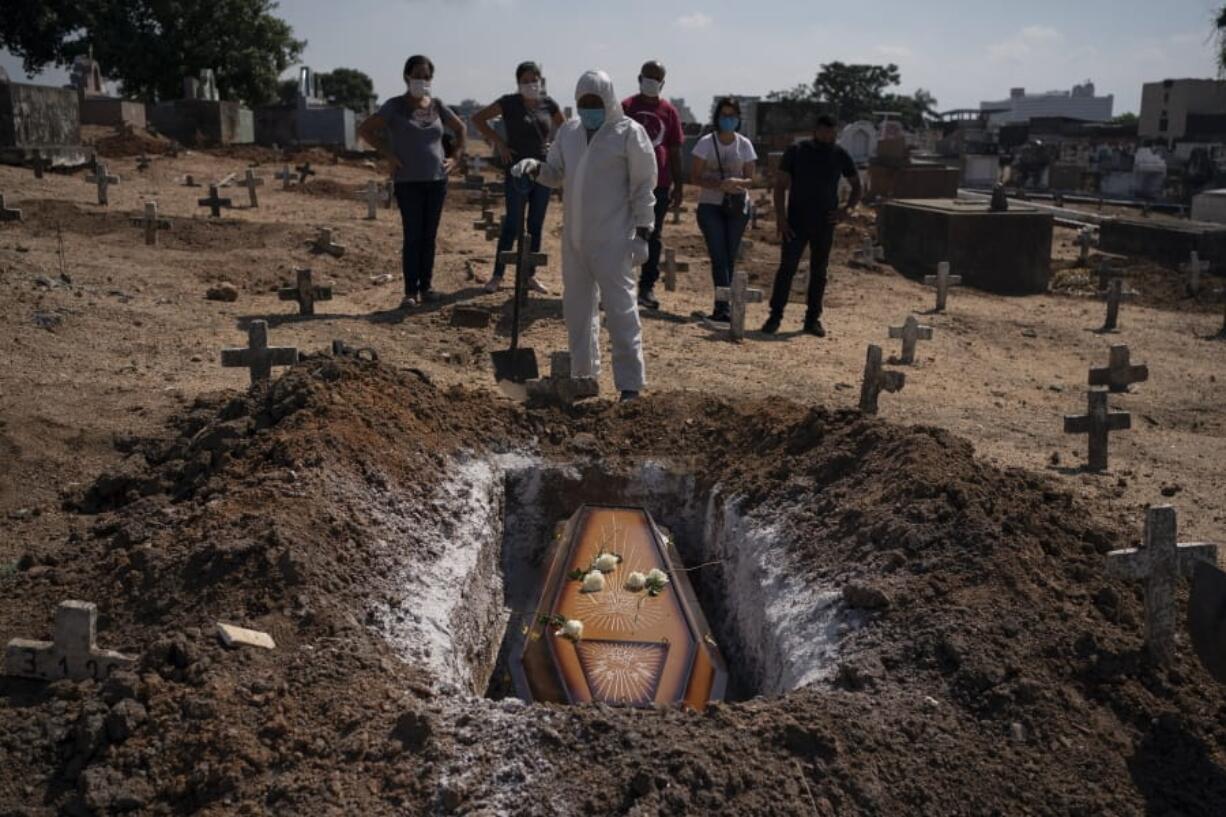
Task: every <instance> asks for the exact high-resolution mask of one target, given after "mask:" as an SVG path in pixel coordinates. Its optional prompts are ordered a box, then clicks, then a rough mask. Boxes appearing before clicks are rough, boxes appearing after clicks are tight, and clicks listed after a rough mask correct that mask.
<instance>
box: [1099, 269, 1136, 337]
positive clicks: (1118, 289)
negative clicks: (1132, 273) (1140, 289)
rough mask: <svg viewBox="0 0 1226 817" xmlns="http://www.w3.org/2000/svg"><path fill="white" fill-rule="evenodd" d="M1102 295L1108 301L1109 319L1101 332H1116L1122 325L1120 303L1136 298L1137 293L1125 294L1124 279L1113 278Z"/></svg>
mask: <svg viewBox="0 0 1226 817" xmlns="http://www.w3.org/2000/svg"><path fill="white" fill-rule="evenodd" d="M1102 295H1103V297H1105V298H1106V299H1107V318H1106V320H1104V321H1103V328H1102V329H1100V330H1099V331H1100V332H1114V331H1116V330H1117V329H1119V325H1120V302H1121V301H1124V300H1129V299H1131V298H1133V297H1135V295H1136V293H1133V292H1124V279H1123V278H1112V279H1111V282H1110V283H1109V284H1108V285H1107V291H1106V292H1105V293H1102Z"/></svg>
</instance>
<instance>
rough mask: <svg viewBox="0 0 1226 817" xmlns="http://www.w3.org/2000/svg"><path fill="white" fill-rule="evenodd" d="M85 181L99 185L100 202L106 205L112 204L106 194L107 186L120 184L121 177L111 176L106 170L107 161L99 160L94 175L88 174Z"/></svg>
mask: <svg viewBox="0 0 1226 817" xmlns="http://www.w3.org/2000/svg"><path fill="white" fill-rule="evenodd" d="M85 181H86V183H87V184H93V185H97V186H98V203H99V204H101V205H103V206H104V207H105V206H106V205H108V204H110V200H109V199H108V198H107V195H106V191H107V188H109V187H110V186H111V185H112V184H119V177H118V176H111V175H110V174H108V173H107V172H106V163H105V162H98V163H97V168H96V169H95V170H94V172H93V175H90V176H86V177H85Z"/></svg>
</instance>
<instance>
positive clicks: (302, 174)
mask: <svg viewBox="0 0 1226 817" xmlns="http://www.w3.org/2000/svg"><path fill="white" fill-rule="evenodd" d="M294 170H297V171H298V184H306V180H307V176H314V175H315V171H314V170H311V163H310V162H303V163H302V164H300V165H297V166H296V167H295V168H294Z"/></svg>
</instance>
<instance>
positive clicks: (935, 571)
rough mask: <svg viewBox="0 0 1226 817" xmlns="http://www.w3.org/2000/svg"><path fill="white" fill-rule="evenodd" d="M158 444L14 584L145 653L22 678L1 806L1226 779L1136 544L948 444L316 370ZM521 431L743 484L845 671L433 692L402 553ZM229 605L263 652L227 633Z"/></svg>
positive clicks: (603, 805)
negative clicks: (461, 483) (646, 695)
mask: <svg viewBox="0 0 1226 817" xmlns="http://www.w3.org/2000/svg"><path fill="white" fill-rule="evenodd" d="M170 432H171V433H170V434H169V435H168V436H167V437H165V438H163V439H128V440H123V441H121V445H122V446H123V447H124V450H127V451H130V452H131V456H130V458H129V460H128V466H127V467H126V468H124V469H123V470H121V471H118V472H115V473H108V474H104V475H103V476H101V477H100V478H99V479H97V480H96V481H95V482H94V483H93V484H92V485H91V486H89V488H88V489H86V490H85V491H83V492H81V493H80V494H79V495H74V496H72V497H70V499H69V500H68V501H69V502H70V503H71V504H72V505H73V506H74V507H75V508H76V509H77V510H78V511H79V512H80V513H81V514H82V516H81V523H82V524H81V529H80V532H79V533H78V534H75V535H74V537H73V539H72V541H70V542H69V543H68V545H67V546H66V548H64V549H59V550H57V551H56V555H55V556H52V555H50V554H48V553H39V552H31V553H28V554H27V555H26V556H25V557H23V559H22V560H21V562H20V563H19V565H18V570H17V572H15V573H14V574H12V575H7V576H4V575H0V633H3V634H5V635H6V636H7V635H10V634H11V635H22V636H31V637H37V636H40V635H42V634H44V632H45V630H46V628H47V627H48V626H49V622H50V621H51V617H52V614H53V608H54V605H55V603H56V602H57V601H59V600H60V599H63V598H87V599H92V600H96V601H98V602H99V603H100V606H101V608H102V617H101V623H100V641H101V642H102V643H103V645H104V646H107V647H110V648H114V649H121V650H126V651H130V652H133V653H137V654H139V655H140V656H141V659H140V667H139V670H138V671H137V672H133V673H119V674H116V675H114V676H112V677H111V678H110V679H109V680H108V681H106V682H104V683H101V684H97V683H94V682H80V683H72V682H58V683H55V684H50V685H45V684H41V683H37V682H31V681H22V680H17V679H3V680H0V701H3V702H4V706H3V707H0V766H3V768H5V769H6V774H5V775H3V776H0V810H7V811H14V810H16V811H17V813H22V810H24V812H25V813H32V814H33V813H52V812H55V811H60V810H63V811H67V812H69V813H91V812H92V813H105V812H108V811H119V810H125V809H145V810H148V811H151V812H169V811H174V812H193V811H213V812H223V811H224V812H237V813H264V812H284V813H307V812H310V813H320V812H336V813H363V814H402V813H440V812H441V813H470V814H478V813H500V814H501V813H506V814H517V815H519V814H522V815H567V814H576V813H583V814H638V815H654V814H664V813H670V814H739V815H759V814H760V815H767V814H805V815H810V814H819V815H835V814H838V815H884V814H915V813H929V814H1020V813H1033V814H1069V815H1073V814H1086V815H1088V814H1108V813H1109V814H1120V815H1141V814H1154V813H1183V814H1210V813H1213V811H1214V809H1215V808H1217V805H1218V804H1220V803H1221V802H1224V800H1223V798H1226V775H1224V774H1223V772H1222V758H1223V751H1224V750H1226V694H1223V692H1222V690H1221V689H1220V688H1218V687H1216V686H1214V685H1213V683H1212V682H1211V681H1210V680H1209V679H1208V677H1207V676H1206V675H1205V673H1204V672H1203V670H1202V669H1201V668H1200V667H1199V666H1198V665H1197V664H1196V663H1195V661H1194V660H1193V659H1191V658H1190V657H1189V656H1187V655H1183V656H1181V657H1180V658H1179V659H1178V660H1177V661H1176V662H1175V663H1174V664H1173V665H1171V666H1169V667H1165V668H1159V667H1156V666H1153V665H1152V664H1150V663H1149V662H1148V661H1147V660H1146V659H1145V658H1144V657H1143V656H1142V654H1141V653H1140V652H1139V645H1140V631H1141V625H1140V610H1141V606H1140V597H1139V593H1138V588H1137V587H1135V586H1133V585H1131V584H1123V583H1119V582H1115V581H1110V580H1107V579H1104V578H1103V553H1104V552H1106V551H1107V550H1109V549H1111V548H1114V547H1121V546H1127V545H1129V544H1130V543H1131V542H1132V541H1133V540H1134V539H1135V538H1136V536H1137V532H1136V531H1135V530H1128V531H1122V530H1119V529H1117V528H1116V527H1115V526H1114V525H1112V524H1108V523H1104V522H1102V521H1101V520H1102V519H1103V518H1104V515H1103V513H1102V510H1101V509H1098V508H1094V507H1088V506H1085V505H1082V504H1081V503H1079V502H1078V501H1076V500H1074V499H1073V498H1072V497H1071V496H1070V495H1069V494H1068V493H1067V492H1066V491H1064V490H1062V489H1060V488H1058V487H1057V486H1055V485H1054V484H1053V483H1051V482H1049V481H1048V480H1047V479H1045V478H1044V477H1041V476H1037V475H1034V474H1031V473H1027V472H1023V471H1020V470H1009V471H1002V470H1000V469H997V468H995V467H993V466H990V465H987V464H984V463H982V462H980V461H979V460H977V459H976V458H975V456H974V451H973V450H972V448H971V446H970V445H969V444H968V443H967V442H965V441H963V440H961V439H958V438H956V437H954V436H952V435H950V434H948V433H946V432H943V431H939V430H935V429H931V428H922V427H913V428H903V427H899V426H895V425H891V424H889V423H885V422H882V421H879V420H876V419H873V418H865V417H862V416H860V415H858V414H856V413H853V412H847V411H829V410H826V409H822V408H809V407H803V406H799V405H795V404H791V403H788V402H785V401H780V400H778V399H770V400H767V399H759V400H736V401H729V400H721V399H718V398H714V397H711V396H703V395H697V394H688V393H674V394H662V395H658V396H653V397H651V398H648V399H644V400H641V401H637V402H633V403H628V404H622V405H615V404H610V403H607V402H594V403H591V404H589V405H581V406H579V407H576V408H573V409H559V408H552V409H531V410H528V409H524V408H522V407H519V406H516V405H512V404H508V403H501V402H496V401H493V400H491V399H490V398H489V396H488V395H487V394H485V393H481V392H474V391H469V390H465V389H460V388H455V389H450V390H447V391H442V390H439V389H437V388H435V387H434V386H433V385H432V384H431V383H429V382H428V381H427V380H426V379H425V378H424V376H422V375H419V374H417V373H415V372H412V371H397V370H392V369H390V368H387V367H384V366H381V365H379V364H375V363H361V362H353V361H345V360H333V359H331V358H329V357H326V356H316V357H311V358H309V359H307V360H305V361H303V362H302V363H300V364H299V365H298V366H296V367H294V368H293V369H291V370H290V371H289V373H288V374H286V375H285V376H283V377H282V378H280V379H279V380H277V381H276V382H274V383H273V384H272V385H271V386H269V387H266V388H263V389H255V390H252V391H250V392H248V393H245V394H241V395H234V394H217V395H211V396H208V397H205V398H201V399H199V400H198V401H197V402H196V403H195V405H194V406H192V407H191V409H190V410H188V411H187V412H185V413H184V414H183V415H182V416H180V417H177V418H175V420H174V422H173V423H172V426H171V429H170ZM500 452H502V453H506V454H514V455H516V456H522V455H527V454H531V455H532V456H534V457H540V458H544V459H546V460H550V461H555V462H571V461H574V460H575V459H576V458H578V459H584V460H587V461H592V462H599V463H601V466H602V467H603V468H606V469H609V470H611V471H612V470H616V469H619V468H622V469H629V468H631V467H633V466H635V464H642V463H643V462H645V461H651V462H658V463H669V464H671V467H674V468H677V469H681V470H684V471H685V472H686V473H688V474H692V475H693V479H694V480H695V481H696V483H697V484H698V485H699V486H700V488H704V489H714V488H715V486H717V485H718V486H722V489H723V490H725V491H730V492H733V493H735V494H738V495H740V496H743V497H744V500H743V512H744V513H745V514H747V515H752V516H753V517H755V518H757V519H760V520H764V521H766V522H769V523H770V525H771V526H772V527H771V529H772V530H773V531H774V536H775V537H776V538H777V539H778V540H780V541H781V542H783V543H785V545H786V549H787V553H788V554H789V561H790V562H791V564H790V565H789V566H788V569H789V571H790V574H791V578H792V580H793V581H794V582H795V584H796V587H797V588H802V589H803V588H807V587H815V586H823V587H836V588H841V589H842V593H843V597H844V599H845V600H846V603H847V604H848V605H849V606H850V607H854V608H858V609H859V610H860V611H861V613H862V615H863V620H864V623H863V625H862V626H860V627H859V628H858V629H854V630H853V631H851V632H847V633H844V634H842V636H841V641H840V646H839V656H838V667H837V672H836V673H834V674H833V677H834V680H833V682H829V683H827V682H819V683H816V684H813V685H810V686H807V687H803V688H800V689H798V690H795V691H792V692H789V693H787V694H785V695H782V696H780V697H774V698H755V699H752V700H749V701H745V702H741V703H727V704H718V705H714V706H712V707H710V708H709V709H708V710H707V711H706V712H705V713H701V714H696V713H692V712H683V711H677V710H666V709H661V710H656V711H624V710H618V709H613V708H609V707H605V706H586V707H556V706H540V705H537V706H525V705H523V704H522V703H521V702H518V701H514V700H508V701H500V702H495V701H488V700H483V699H480V698H474V697H471V696H470V695H466V694H462V693H461V692H460V691H459V690H457V689H455V688H449V687H448V686H447V685H446V684H440V683H439V681H438V678H437V677H435V675H434V673H433V672H432V671H431V670H430V669H429V668H428V666H427V665H426V664H425V662H424V661H417V660H415V659H405V658H404V654H403V653H402V652H398V651H396V650H393V649H392V647H391V646H389V643H388V641H387V639H385V637H384V636H383V634H381V632H380V630H379V629H378V628H377V627H375V626H373V621H372V618H371V615H372V611H373V610H374V609H375V608H376V607H380V608H391V609H393V610H396V611H398V613H397V615H399V616H401V617H403V618H405V619H406V620H412V619H414V618H415V617H419V616H420V615H422V614H423V609H422V606H423V605H424V604H425V602H424V601H423V600H422V599H420V598H417V597H415V596H413V595H412V593H413V592H414V591H411V590H409V591H406V588H405V586H404V584H403V582H402V580H400V579H398V578H397V576H396V575H394V574H393V573H392V572H391V571H389V570H388V564H389V559H397V560H401V561H407V562H408V563H409V564H411V565H417V566H419V567H420V568H421V569H422V570H426V569H427V568H428V566H429V565H431V564H432V562H433V560H436V559H437V558H439V553H440V551H439V549H438V548H439V540H438V539H437V538H434V537H433V536H432V535H428V532H429V531H443V532H446V531H450V535H449V536H446V534H444V535H445V536H446V538H455V537H460V536H463V535H464V534H463V530H464V528H463V523H464V521H465V520H464V519H463V518H462V516H461V515H462V514H463V513H464V510H463V509H464V508H466V507H468V506H467V505H466V504H465V502H466V501H467V499H466V497H465V496H463V493H464V492H463V491H461V492H460V493H461V496H459V498H458V500H457V499H456V497H450V498H449V495H448V494H447V493H446V491H443V490H442V487H441V486H443V485H444V484H447V483H448V481H449V480H451V479H452V478H454V477H455V476H456V474H457V473H458V472H460V471H462V470H464V469H465V468H466V467H469V466H470V465H471V464H472V463H475V462H480V461H482V458H483V457H489V456H493V455H495V454H498V453H500ZM714 569H715V570H720V569H721V568H720V567H718V566H717V567H715V568H714ZM766 590H767V588H763V591H764V592H765V591H766ZM406 592H408V593H409V595H408V596H406V595H405V594H406ZM454 592H461V589H460V588H456V589H455V591H454ZM218 619H220V620H225V621H232V622H236V623H240V624H244V625H248V626H254V627H257V628H259V629H263V630H266V631H268V632H270V633H271V634H272V635H273V636H274V638H275V639H276V641H277V649H276V650H274V651H269V652H264V651H259V652H255V651H245V652H244V651H227V650H225V649H223V648H222V647H220V646H219V645H218V643H217V640H216V638H215V636H214V635H213V632H212V629H211V628H212V624H213V622H214V621H215V620H218ZM731 758H735V762H729V760H730V759H731Z"/></svg>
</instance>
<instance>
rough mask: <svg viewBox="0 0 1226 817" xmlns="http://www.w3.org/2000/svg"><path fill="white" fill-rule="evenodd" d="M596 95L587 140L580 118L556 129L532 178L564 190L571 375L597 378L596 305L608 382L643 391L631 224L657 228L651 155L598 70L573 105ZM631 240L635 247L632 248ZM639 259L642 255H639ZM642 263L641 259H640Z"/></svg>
mask: <svg viewBox="0 0 1226 817" xmlns="http://www.w3.org/2000/svg"><path fill="white" fill-rule="evenodd" d="M587 94H596V95H597V96H599V97H600V98H601V99H602V100H603V101H604V109H605V121H604V124H603V125H601V127H600V129H599V130H597V131H596V132H595V133H594V134H593V135H592V139H591V141H590V142H589V141H588V138H587V131H586V129H585V128H584V127H583V123H582V122H580V121H579V119H577V118H575V119H571V120H570V121H568V122H566V123H565V124H564V125H562V127H561V128H560V129H559V130H558V133H557V136H556V137H555V139H554V140H553V144H552V145H551V146H550V148H549V155H548V156H547V157H546V158H545V161H544V162H542V163H541V166H540V174H539V175H538V177H537V181H539V182H540V183H541V184H543V185H545V186H547V187H563V186H565V188H566V197H565V199H564V202H563V207H564V209H563V216H562V285H563V291H562V315H563V317H564V318H565V319H566V331H567V335H568V336H569V341H570V371H571V377H597V376H598V375H599V374H600V342H599V329H600V318H599V314H598V311H597V304H598V302H599V301H603V302H604V312H605V322H606V324H607V325H608V327H609V338H610V340H611V341H612V347H613V382H614V384H615V385H616V386H617V388H618V389H619V390H620V391H641V390H642V388H643V385H644V383H645V382H646V378H645V374H644V370H643V336H642V328H641V326H640V324H639V313H638V298H637V277H636V275H635V269H634V263H633V259H632V258H631V255H632V253H645V252H646V247H645V242H643V241H641V240H639V239H636V238H635V236H634V231H635V228H636V227H646V228H648V229H650V228H651V227H652V226H653V225H654V223H655V203H656V199H655V192H654V191H655V187H656V156H655V151H654V150H653V149H652V146H651V139H650V138H649V137H648V136H647V131H645V130H644V129H643V126H642V125H640V124H639V123H637V122H635V121H634V120H633V119H630V118H629V117H628V116H626V115H625V114H624V113H623V112H622V106H621V103H620V102H618V100H617V97H616V96H615V95H614V93H613V81H612V80H611V79H609V75H608V74H606V73H605V72H603V71H588V72H587V73H585V74H584V75H583V76H581V77H580V78H579V84H578V86H577V87H576V88H575V100H576V101H578V100H579V99H580V98H582V97H584V96H586V95H587ZM636 242H637V246H636ZM643 257H644V258H645V255H644V256H643ZM640 261H641V259H640Z"/></svg>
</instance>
